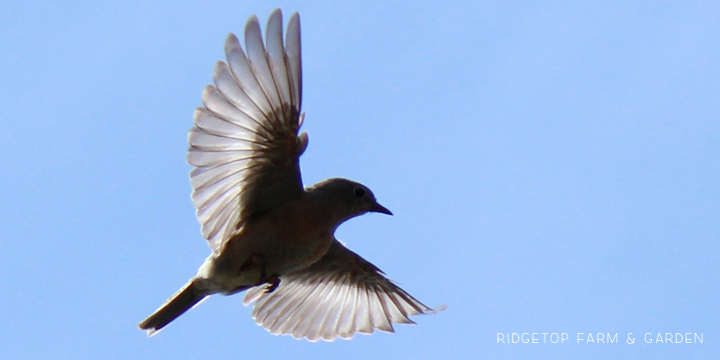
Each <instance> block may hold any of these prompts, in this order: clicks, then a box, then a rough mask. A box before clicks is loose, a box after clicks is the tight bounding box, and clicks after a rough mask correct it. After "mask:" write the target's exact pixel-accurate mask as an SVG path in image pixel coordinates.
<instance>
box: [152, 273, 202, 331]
mask: <svg viewBox="0 0 720 360" xmlns="http://www.w3.org/2000/svg"><path fill="white" fill-rule="evenodd" d="M199 285H200V284H198V279H192V280H190V281H189V282H188V283H187V284H185V286H183V287H182V288H181V289H180V290H178V291H177V292H176V293H175V294H173V296H171V297H170V298H169V299H168V300H167V301H165V303H164V304H163V305H162V306H160V308H159V309H157V310H155V312H154V313H152V315H150V316H148V317H147V319H145V320H143V321H142V322H141V323H140V324H138V327H139V328H140V329H142V330H147V334H148V336H152V335H154V334H155V333H156V332H158V331H160V329H162V328H164V327H165V325H167V324H169V323H170V322H172V321H173V320H175V319H176V318H177V317H178V316H180V315H182V314H183V313H185V312H186V311H188V310H190V308H192V307H193V306H195V305H196V304H197V303H199V302H200V301H201V300H203V299H205V297H207V296H208V295H209V293H208V292H207V291H206V290H204V289H202V287H201V286H199Z"/></svg>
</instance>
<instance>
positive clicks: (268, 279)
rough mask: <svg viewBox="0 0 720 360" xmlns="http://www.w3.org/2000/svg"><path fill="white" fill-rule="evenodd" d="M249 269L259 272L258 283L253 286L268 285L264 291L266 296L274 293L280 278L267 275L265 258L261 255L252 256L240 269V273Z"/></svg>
mask: <svg viewBox="0 0 720 360" xmlns="http://www.w3.org/2000/svg"><path fill="white" fill-rule="evenodd" d="M250 268H257V269H258V270H259V271H260V281H258V283H257V284H255V286H260V285H264V284H270V286H269V287H268V288H267V289H265V293H266V294H269V293H271V292H273V291H275V289H277V287H278V285H280V277H278V276H277V275H272V276H268V275H267V260H265V256H263V255H262V254H252V255H251V256H250V258H248V261H247V262H245V263H244V264H243V265H242V266H241V267H240V271H241V272H242V271H246V270H248V269H250Z"/></svg>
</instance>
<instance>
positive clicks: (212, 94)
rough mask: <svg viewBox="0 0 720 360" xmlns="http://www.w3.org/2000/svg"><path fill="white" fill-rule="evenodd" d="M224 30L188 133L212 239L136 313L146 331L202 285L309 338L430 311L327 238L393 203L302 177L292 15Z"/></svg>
mask: <svg viewBox="0 0 720 360" xmlns="http://www.w3.org/2000/svg"><path fill="white" fill-rule="evenodd" d="M244 38H245V39H244V40H245V48H244V49H245V50H243V47H242V45H241V44H240V41H239V40H238V38H237V36H235V35H234V34H232V33H230V35H228V37H227V39H226V41H225V56H226V59H227V62H224V61H218V62H217V64H216V66H215V70H214V74H213V82H214V85H207V86H206V87H205V89H204V91H203V94H202V106H200V107H198V108H197V109H196V111H195V114H194V126H193V127H192V128H191V129H190V131H189V135H188V142H189V145H190V146H189V149H188V153H187V161H188V163H189V164H190V165H192V166H193V169H192V170H191V172H190V182H191V185H192V188H193V192H192V196H191V198H192V202H193V205H194V206H195V208H196V210H197V211H196V216H197V219H198V221H199V222H200V224H201V233H202V236H203V237H204V238H205V239H206V240H207V241H208V244H209V245H210V248H211V250H212V252H211V254H210V256H208V258H207V259H206V260H205V261H204V263H203V264H202V265H201V266H200V268H199V270H198V272H197V275H195V276H194V277H192V278H191V279H190V280H189V281H188V283H187V284H186V285H185V286H184V287H182V288H181V289H180V290H178V291H177V292H176V293H175V294H174V295H172V296H171V297H170V298H169V299H168V300H167V301H166V302H165V303H164V304H163V305H162V306H160V308H158V309H157V310H156V311H155V312H154V313H152V314H151V315H150V316H148V317H147V318H146V319H145V320H143V321H142V322H140V324H138V327H139V328H140V329H142V330H146V331H147V334H148V336H152V335H153V334H155V333H157V332H158V331H160V330H161V329H163V328H164V327H165V326H166V325H168V324H169V323H170V322H172V321H173V320H175V319H176V318H177V317H178V316H180V315H182V314H183V313H185V312H186V311H187V310H189V309H190V308H192V307H194V306H196V305H198V304H199V303H200V302H202V300H204V299H206V298H207V297H208V296H210V295H213V294H222V295H233V294H237V293H240V292H243V291H245V292H246V293H245V297H244V300H243V304H244V305H246V306H247V305H250V304H254V305H253V308H252V317H253V319H254V320H255V322H256V323H257V324H258V325H260V326H262V327H264V328H265V329H267V330H268V331H270V332H271V333H273V334H276V335H277V334H282V335H292V336H293V337H295V338H298V339H299V338H305V339H307V340H309V341H312V342H315V341H318V340H320V339H322V340H325V341H333V340H335V339H336V338H338V337H339V338H342V339H350V338H352V337H353V336H354V335H355V334H357V333H362V334H369V333H372V332H373V331H374V330H375V329H378V330H382V331H387V332H393V331H394V328H393V325H392V324H393V323H395V324H402V323H414V321H412V320H411V319H410V318H409V317H410V316H412V315H419V314H430V313H435V312H437V311H438V310H442V309H443V308H444V307H438V308H430V307H428V306H426V305H425V304H423V303H421V302H420V301H418V300H417V299H415V298H414V297H412V296H411V295H410V294H408V293H407V292H406V291H405V290H403V289H401V288H400V287H398V286H397V285H396V284H395V283H394V282H393V281H391V280H389V279H388V278H387V277H386V276H385V273H384V272H382V271H381V270H380V269H379V268H378V267H376V266H375V265H373V264H371V263H370V262H368V261H367V260H365V259H363V258H362V257H360V255H358V254H356V253H354V252H353V251H351V250H350V249H348V248H347V247H346V246H345V245H344V244H343V243H342V242H340V241H339V240H337V239H336V238H335V230H336V229H337V228H338V226H340V225H341V224H342V223H343V222H345V221H347V220H349V219H351V218H354V217H357V216H360V215H363V214H366V213H369V212H374V213H381V214H387V215H392V212H391V211H390V210H388V209H387V208H386V207H384V206H382V205H380V203H378V201H377V200H376V198H375V195H374V194H373V192H372V191H371V190H370V189H369V188H368V187H366V186H364V185H362V184H360V183H358V182H355V181H352V180H348V179H344V178H331V179H328V180H325V181H321V182H319V183H317V184H315V185H312V186H310V187H308V188H304V187H303V184H302V178H301V174H300V165H299V159H300V155H302V154H303V152H304V151H305V149H306V148H307V145H308V135H307V133H306V132H302V133H299V130H300V127H301V126H302V124H303V120H304V118H305V113H304V112H301V103H302V59H301V42H300V16H299V14H298V13H297V12H296V13H294V14H293V15H292V16H291V17H290V20H289V21H288V25H287V30H286V33H285V38H284V40H283V19H282V11H281V10H280V9H276V10H275V11H273V12H272V13H271V15H270V16H269V19H268V22H267V26H266V34H265V42H264V43H263V38H262V32H261V29H260V25H259V21H258V18H257V16H254V15H253V16H251V17H250V18H249V19H248V21H247V23H246V25H245V33H244Z"/></svg>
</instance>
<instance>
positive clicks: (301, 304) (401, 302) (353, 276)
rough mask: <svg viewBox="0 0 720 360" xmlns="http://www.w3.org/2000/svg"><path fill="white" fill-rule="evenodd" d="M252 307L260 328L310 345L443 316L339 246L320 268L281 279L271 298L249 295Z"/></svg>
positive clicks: (262, 292) (261, 292) (259, 292)
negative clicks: (424, 316)
mask: <svg viewBox="0 0 720 360" xmlns="http://www.w3.org/2000/svg"><path fill="white" fill-rule="evenodd" d="M252 302H256V303H255V306H254V307H253V312H252V315H253V318H254V319H255V321H256V322H257V323H258V324H259V325H261V326H263V327H265V328H266V329H267V330H268V331H270V332H271V333H273V334H283V335H292V336H293V337H295V338H307V339H308V340H310V341H317V340H319V339H323V340H325V341H332V340H334V339H336V338H337V337H341V338H343V339H350V338H352V337H353V336H354V335H355V333H366V334H369V333H372V332H373V331H374V329H379V330H383V331H389V332H392V331H394V330H393V326H392V323H401V324H407V323H414V322H413V321H412V320H410V319H409V316H410V315H418V314H430V313H434V312H436V311H438V310H442V308H438V309H432V308H430V307H428V306H426V305H424V304H423V303H421V302H420V301H418V300H417V299H415V298H414V297H412V296H410V294H408V293H407V292H405V290H403V289H401V288H399V287H398V286H396V285H395V284H393V283H392V281H390V280H389V279H388V278H386V277H385V276H384V275H383V273H382V271H380V269H378V268H377V267H375V266H374V265H373V264H371V263H370V262H368V261H366V260H365V259H363V258H361V257H360V256H359V255H357V254H355V253H354V252H352V251H350V250H348V249H347V248H345V246H343V245H342V244H340V243H339V242H338V241H337V240H336V241H335V242H334V243H333V244H332V246H331V248H330V250H329V251H328V252H327V254H325V256H323V257H322V258H321V259H320V260H319V261H318V262H317V263H315V264H313V265H312V266H310V267H308V268H306V269H303V270H300V271H296V272H293V273H291V274H288V275H285V276H282V277H281V278H280V286H278V287H277V289H275V290H274V291H273V292H270V293H267V292H266V286H260V287H254V288H252V289H250V290H248V292H247V293H246V295H245V300H244V303H245V305H248V304H250V303H252Z"/></svg>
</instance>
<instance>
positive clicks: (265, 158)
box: [188, 9, 307, 252]
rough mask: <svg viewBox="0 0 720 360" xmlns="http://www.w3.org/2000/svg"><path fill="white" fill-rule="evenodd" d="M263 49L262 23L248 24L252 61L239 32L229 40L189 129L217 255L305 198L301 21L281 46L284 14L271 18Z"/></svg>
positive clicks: (200, 209) (196, 186) (199, 196)
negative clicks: (248, 224)
mask: <svg viewBox="0 0 720 360" xmlns="http://www.w3.org/2000/svg"><path fill="white" fill-rule="evenodd" d="M266 31H267V33H266V38H265V44H263V41H262V34H261V31H260V25H259V24H258V19H257V17H255V16H252V17H251V18H250V19H249V20H248V22H247V24H246V26H245V48H246V50H247V55H246V54H245V53H244V52H243V49H242V47H241V46H240V43H239V41H238V39H237V37H236V36H235V35H234V34H230V35H229V36H228V38H227V40H226V42H225V55H226V57H227V63H225V62H222V61H221V62H218V64H217V66H216V67H215V74H214V76H213V80H214V82H215V85H208V86H207V87H206V88H205V91H204V92H203V96H202V101H203V106H201V107H199V108H198V109H197V110H196V112H195V126H194V127H193V128H192V129H190V134H189V136H188V141H189V142H190V149H189V150H188V162H189V163H190V164H191V165H193V166H195V168H194V169H193V170H192V171H191V172H190V182H191V183H192V187H193V193H192V201H193V204H194V205H195V207H196V208H197V218H198V220H199V221H200V223H201V224H202V234H203V236H204V237H205V238H206V239H207V240H208V241H209V243H210V247H211V248H212V249H213V251H216V252H217V251H220V249H221V248H222V245H223V243H224V242H225V241H226V240H227V239H228V238H229V237H230V236H231V235H232V233H233V232H234V231H236V230H237V229H238V228H239V227H240V226H241V225H242V224H243V223H244V221H245V220H246V219H247V218H248V217H250V216H253V215H256V214H261V213H264V212H267V211H270V210H272V209H273V208H274V207H276V206H278V205H280V204H282V203H284V202H287V201H289V200H292V199H295V198H297V197H299V196H301V194H302V192H303V186H302V180H301V178H300V167H299V162H298V161H299V157H300V155H301V154H302V152H303V151H304V150H305V147H306V146H307V134H306V133H302V134H300V135H299V136H298V130H299V129H300V126H301V125H302V118H303V115H304V114H303V115H301V114H300V103H301V100H302V93H301V92H302V73H301V58H300V18H299V16H298V14H297V13H295V14H293V16H292V17H291V18H290V21H289V23H288V28H287V34H286V38H285V43H284V44H283V33H282V32H283V31H282V13H281V12H280V10H279V9H278V10H275V11H274V12H273V13H272V14H271V15H270V19H269V20H268V25H267V29H266Z"/></svg>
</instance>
